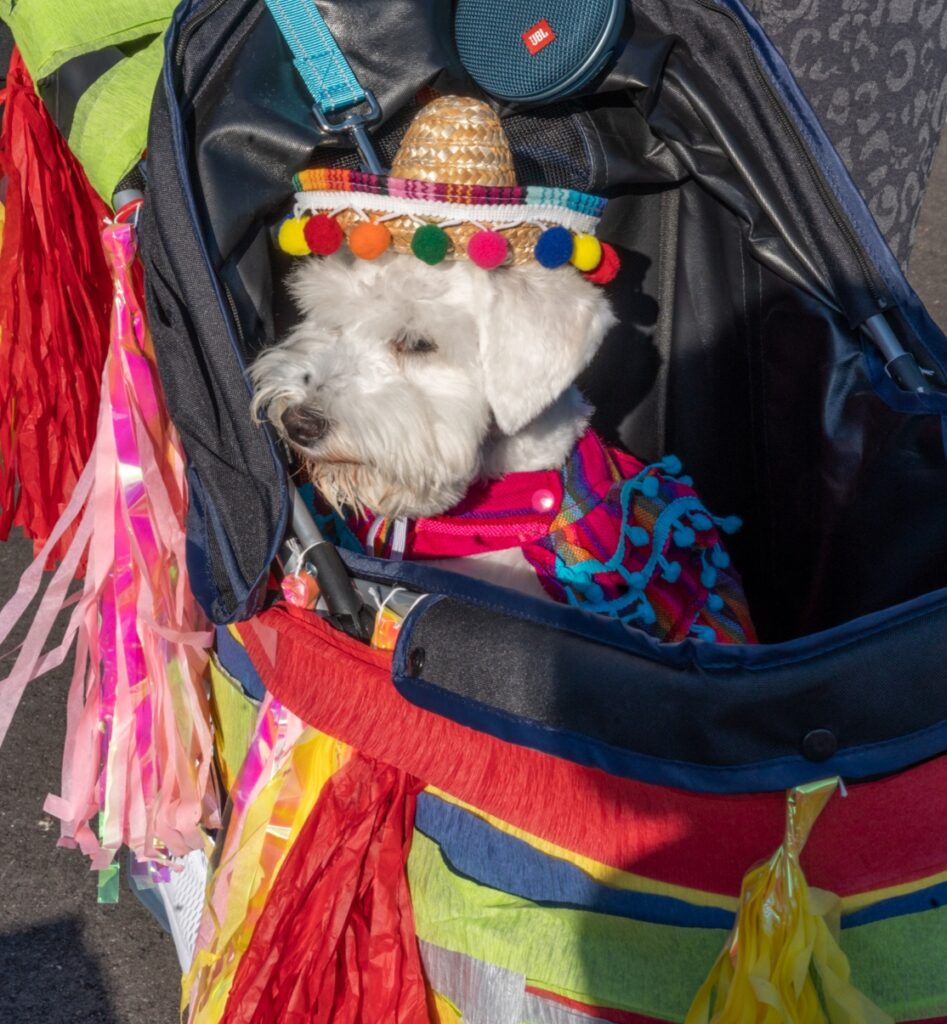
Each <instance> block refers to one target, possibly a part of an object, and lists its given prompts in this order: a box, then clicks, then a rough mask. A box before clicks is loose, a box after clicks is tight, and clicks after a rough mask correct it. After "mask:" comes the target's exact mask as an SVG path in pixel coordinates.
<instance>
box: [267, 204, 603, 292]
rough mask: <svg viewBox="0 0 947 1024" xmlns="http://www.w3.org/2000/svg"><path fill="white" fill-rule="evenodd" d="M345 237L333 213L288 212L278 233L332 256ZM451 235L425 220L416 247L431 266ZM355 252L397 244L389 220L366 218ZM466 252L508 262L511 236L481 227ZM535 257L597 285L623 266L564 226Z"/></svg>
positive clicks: (291, 244) (301, 248) (481, 261)
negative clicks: (576, 272) (574, 270)
mask: <svg viewBox="0 0 947 1024" xmlns="http://www.w3.org/2000/svg"><path fill="white" fill-rule="evenodd" d="M344 241H345V232H344V230H343V229H342V226H341V225H340V224H339V222H338V221H337V220H336V219H335V217H334V216H329V215H328V214H325V213H318V214H315V215H310V214H303V215H302V216H300V217H287V218H286V220H284V221H283V223H282V224H281V225H280V227H279V231H278V232H277V244H278V245H279V247H280V249H282V251H283V252H285V253H287V254H288V255H290V256H308V255H309V254H310V253H313V254H315V255H316V256H331V255H332V254H333V253H335V252H337V251H338V250H339V249H340V248H341V246H342V243H343V242H344ZM451 244H452V243H451V238H450V235H448V233H447V232H446V231H445V230H444V229H443V228H442V227H441V226H440V225H438V224H421V225H420V226H419V227H418V228H417V230H416V231H415V232H414V235H413V236H412V238H411V251H412V252H413V253H414V255H415V256H417V258H418V259H419V260H422V261H423V262H424V263H427V264H429V265H430V266H435V265H436V264H438V263H440V262H442V261H443V260H444V259H446V257H447V254H448V253H449V252H450V249H451ZM348 245H349V249H350V250H351V252H352V254H353V255H354V256H356V257H357V258H358V259H362V260H376V259H378V257H379V256H381V255H382V254H383V253H385V252H387V251H388V250H389V249H390V248H391V245H392V235H391V231H390V230H389V228H388V226H387V225H386V224H383V223H380V222H378V221H371V220H365V221H361V222H359V223H357V224H355V226H354V227H353V228H352V230H351V231H350V232H349V236H348ZM466 255H467V257H468V259H470V261H471V262H472V263H474V264H476V266H478V267H482V268H483V269H484V270H493V269H494V268H496V267H499V266H502V265H503V264H504V263H508V262H509V259H510V242H509V239H508V238H507V237H506V236H505V235H504V234H503V233H502V232H501V231H495V230H492V229H487V228H481V229H480V230H478V231H476V232H475V233H474V234H473V235H472V236H471V237H470V240H469V241H468V242H467V248H466ZM533 255H534V257H535V259H536V262H537V263H539V264H540V265H541V266H543V267H546V268H548V269H555V268H557V267H562V266H565V265H566V264H568V263H571V264H572V265H573V266H574V267H576V268H577V269H578V270H579V271H581V272H582V276H583V277H584V278H585V279H586V280H587V281H590V282H591V283H592V284H608V283H609V282H610V281H613V280H614V279H615V277H616V275H617V274H618V271H619V270H620V268H621V261H620V259H619V256H618V253H617V252H615V250H614V249H613V248H612V246H610V245H608V244H607V243H605V242H600V241H599V240H598V239H597V238H596V237H595V236H594V235H588V234H578V235H573V234H572V232H571V231H569V230H568V229H567V228H564V227H562V226H561V225H555V226H553V227H550V228H547V229H546V230H545V231H543V232H542V234H541V235H540V236H539V238H538V239H537V241H536V245H535V247H534V249H533Z"/></svg>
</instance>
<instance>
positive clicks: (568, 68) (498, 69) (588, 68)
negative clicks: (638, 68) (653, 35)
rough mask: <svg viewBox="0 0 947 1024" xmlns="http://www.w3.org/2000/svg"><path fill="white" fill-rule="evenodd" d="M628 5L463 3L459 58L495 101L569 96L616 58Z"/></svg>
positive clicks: (521, 0)
mask: <svg viewBox="0 0 947 1024" xmlns="http://www.w3.org/2000/svg"><path fill="white" fill-rule="evenodd" d="M627 2H628V0H458V4H457V15H456V23H455V34H456V39H457V50H458V53H459V54H460V59H461V61H462V62H463V65H464V67H465V68H466V69H467V71H468V73H469V74H470V77H471V78H473V80H474V81H475V82H476V83H477V84H478V85H479V86H480V87H481V88H482V89H483V90H484V91H485V92H486V93H488V94H489V95H491V96H495V97H496V98H497V99H500V100H506V101H508V102H518V103H540V102H544V101H548V100H552V99H558V98H560V97H562V96H567V95H569V94H570V93H574V92H576V91H577V90H579V89H581V88H582V87H583V86H584V85H586V84H587V83H588V82H590V81H591V80H592V79H593V78H594V77H595V76H596V75H597V74H598V73H599V72H600V71H601V70H602V68H603V67H604V66H605V64H606V63H607V62H608V60H609V58H610V57H611V55H612V53H613V52H614V49H615V46H616V44H617V42H618V38H619V35H620V33H621V28H622V23H623V21H624V17H625V7H626V4H627Z"/></svg>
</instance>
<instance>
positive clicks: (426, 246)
mask: <svg viewBox="0 0 947 1024" xmlns="http://www.w3.org/2000/svg"><path fill="white" fill-rule="evenodd" d="M449 248H450V238H449V237H448V235H447V232H446V231H445V230H444V229H443V228H439V227H438V226H437V225H436V224H424V225H423V226H422V227H419V228H418V230H417V231H415V233H414V237H413V238H412V239H411V251H412V252H413V253H414V255H415V256H417V258H418V259H419V260H423V261H424V262H425V263H427V264H429V265H430V266H432V267H433V266H434V265H435V264H436V263H440V262H441V260H443V259H444V257H445V256H446V255H447V250H448V249H449Z"/></svg>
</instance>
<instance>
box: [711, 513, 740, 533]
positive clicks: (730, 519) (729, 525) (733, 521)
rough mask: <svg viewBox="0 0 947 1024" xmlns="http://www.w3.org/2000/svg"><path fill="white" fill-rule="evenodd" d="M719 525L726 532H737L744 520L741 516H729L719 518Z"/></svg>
mask: <svg viewBox="0 0 947 1024" xmlns="http://www.w3.org/2000/svg"><path fill="white" fill-rule="evenodd" d="M717 525H718V526H719V527H720V529H721V530H723V532H724V533H736V532H737V530H739V529H740V527H741V526H742V525H743V520H742V519H741V518H740V517H739V516H727V517H726V518H725V519H718V520H717Z"/></svg>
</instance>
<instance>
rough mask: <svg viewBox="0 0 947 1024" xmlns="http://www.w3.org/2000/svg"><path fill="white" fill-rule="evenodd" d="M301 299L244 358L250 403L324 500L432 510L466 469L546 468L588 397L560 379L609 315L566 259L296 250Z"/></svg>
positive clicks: (464, 478) (458, 489)
mask: <svg viewBox="0 0 947 1024" xmlns="http://www.w3.org/2000/svg"><path fill="white" fill-rule="evenodd" d="M290 287H291V290H292V293H293V296H294V298H295V300H296V303H297V305H298V307H299V309H300V311H301V313H302V315H303V317H302V320H301V321H300V323H299V324H298V325H297V326H296V327H295V329H294V330H293V331H292V332H291V333H290V334H289V335H288V337H286V338H285V340H283V341H282V342H281V343H280V344H278V345H276V346H274V347H273V348H270V349H268V350H267V351H265V352H264V353H263V354H262V355H260V357H259V358H258V359H257V360H256V362H255V363H254V364H253V366H252V367H251V371H250V372H251V377H252V381H253V385H254V388H255V396H254V400H253V408H254V412H255V414H262V413H263V412H265V415H266V416H267V417H268V418H269V420H270V421H271V422H272V424H273V426H274V427H275V428H276V430H277V431H278V432H279V434H280V435H281V436H282V437H283V438H284V439H285V440H286V441H287V442H288V443H289V444H290V445H291V446H292V448H293V449H294V450H295V451H296V452H297V453H298V455H299V456H300V458H301V459H302V460H303V461H304V463H305V465H306V469H307V471H308V474H309V476H310V478H311V479H312V481H313V483H314V484H315V485H316V486H317V487H318V488H319V490H320V491H321V493H322V494H323V495H324V496H325V498H326V499H327V500H329V501H331V502H332V503H333V504H335V505H336V506H337V507H340V508H341V507H342V506H349V507H351V508H354V509H357V510H358V509H366V508H367V509H370V510H371V511H372V512H374V513H376V514H377V515H382V516H388V517H397V516H407V517H411V518H418V517H424V516H435V515H438V514H440V513H442V512H445V511H446V510H448V509H449V508H451V507H452V506H453V505H455V504H456V503H457V502H458V501H460V499H461V498H463V496H464V494H465V493H466V492H467V489H468V487H469V486H470V484H471V483H472V482H473V481H474V480H476V479H478V478H490V479H492V478H499V477H501V476H503V475H504V474H506V473H510V472H519V471H532V470H548V469H556V468H558V467H559V466H561V465H562V464H563V462H564V461H565V459H566V457H567V456H568V454H569V452H570V451H571V449H572V447H573V445H574V444H575V442H576V441H577V439H578V438H579V437H580V436H581V435H582V433H583V432H584V431H585V429H586V427H587V424H588V417H589V413H590V411H591V410H590V409H589V408H588V406H587V405H586V404H585V402H584V401H583V399H582V396H581V395H580V394H579V393H578V391H577V390H576V389H575V388H574V387H573V386H572V383H573V381H574V380H575V378H576V376H577V375H578V373H579V372H580V371H581V370H582V369H583V368H584V367H585V366H586V364H587V363H588V362H589V360H590V359H591V358H592V356H593V355H594V354H595V352H596V350H597V349H598V347H599V345H600V344H601V342H602V340H603V338H604V337H605V334H606V332H607V331H608V329H609V328H610V327H611V326H612V324H613V323H614V322H615V317H614V314H613V312H612V309H611V306H610V304H609V301H608V298H607V297H606V295H605V293H604V291H603V290H602V289H601V288H599V287H596V286H595V285H594V284H591V283H590V282H588V281H586V280H585V279H584V278H583V277H582V276H581V275H580V274H578V273H577V272H576V271H575V269H574V268H573V267H570V266H566V267H563V268H559V269H555V270H550V269H546V268H544V267H542V266H539V265H538V264H535V263H532V264H528V265H525V266H514V267H507V268H504V269H502V270H500V271H487V270H483V269H481V268H479V267H477V266H475V265H474V264H472V263H470V262H468V261H466V260H461V261H456V262H444V263H441V264H439V265H437V266H434V267H431V266H428V265H426V264H425V263H422V262H421V261H420V260H418V259H416V258H414V257H413V256H408V255H398V254H395V253H388V254H386V255H384V256H382V257H381V258H380V259H378V260H376V261H373V262H368V261H365V260H356V259H354V258H353V257H351V256H349V255H346V254H343V253H338V254H336V255H334V256H331V257H328V258H326V259H321V260H319V259H308V260H305V261H303V262H301V263H300V265H299V267H298V268H297V269H296V270H295V271H294V273H293V275H292V278H291V280H290Z"/></svg>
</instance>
